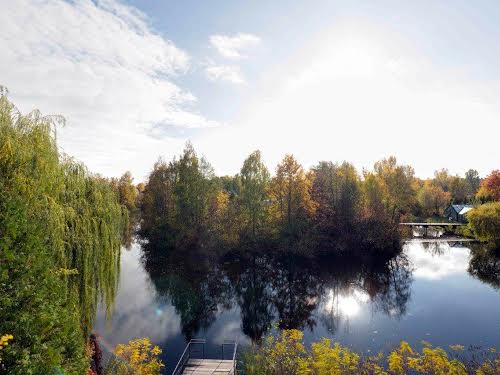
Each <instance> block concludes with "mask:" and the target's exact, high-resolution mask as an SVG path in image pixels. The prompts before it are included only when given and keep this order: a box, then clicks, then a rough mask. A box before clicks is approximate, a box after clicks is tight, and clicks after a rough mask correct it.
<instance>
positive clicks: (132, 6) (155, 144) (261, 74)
mask: <svg viewBox="0 0 500 375" xmlns="http://www.w3.org/2000/svg"><path fill="white" fill-rule="evenodd" d="M0 4H1V9H2V11H1V12H0V85H2V86H4V87H7V88H8V90H9V98H10V99H11V100H12V101H13V102H14V103H15V104H16V106H17V107H18V108H19V109H20V110H21V111H22V112H23V113H28V112H29V111H31V110H33V109H39V110H41V111H42V113H44V114H60V115H63V116H64V117H65V118H66V122H67V123H66V126H65V127H63V128H61V129H58V133H57V134H58V142H59V144H60V147H61V149H62V150H63V151H64V152H65V153H67V154H69V155H71V156H74V157H75V158H76V159H78V160H80V161H82V162H84V163H85V164H86V165H87V166H88V167H89V169H90V170H91V171H94V172H97V173H101V174H103V175H105V176H119V175H121V174H123V173H124V172H125V171H127V170H130V171H131V172H132V174H133V175H134V176H135V179H136V181H143V180H145V179H146V178H147V175H148V173H149V172H150V171H151V169H152V166H153V164H154V162H155V161H156V160H157V159H158V158H159V157H160V156H161V157H163V158H165V159H167V160H168V159H170V158H172V157H173V156H175V155H178V154H179V153H181V152H182V149H183V148H184V145H185V143H186V141H188V140H189V141H191V142H192V144H193V145H194V147H195V149H196V150H197V151H198V153H199V154H200V155H204V156H205V157H206V158H207V159H208V161H209V162H210V163H211V164H212V166H213V167H214V169H215V171H216V173H218V174H221V175H222V174H235V173H238V171H239V169H240V168H241V165H242V163H243V160H244V159H245V158H246V157H247V156H248V155H249V154H250V153H251V152H252V151H254V150H256V149H259V150H261V152H262V154H263V157H264V160H265V161H266V163H267V165H268V167H269V168H270V169H271V170H274V168H275V166H276V164H277V163H278V162H279V161H280V160H281V159H282V158H283V156H284V155H285V154H287V153H292V154H293V155H294V156H295V157H296V158H297V159H298V160H299V161H300V162H301V163H302V164H303V165H304V167H306V168H309V167H311V166H313V165H315V164H316V163H317V162H319V161H320V160H331V161H335V162H342V161H344V160H347V161H350V162H352V163H353V164H354V165H355V166H356V167H357V168H358V169H359V170H360V171H361V170H362V169H363V168H366V169H370V168H372V166H373V163H374V162H375V161H377V160H380V159H382V158H384V157H388V156H390V155H394V156H396V157H397V159H398V161H399V162H401V163H405V164H410V165H412V166H413V167H414V168H415V172H416V175H418V176H420V177H430V176H432V175H433V172H434V171H435V170H436V169H440V168H447V169H449V171H450V172H451V173H457V174H463V173H464V172H465V171H466V170H468V169H469V168H474V169H477V170H478V171H479V173H480V174H481V175H482V176H484V175H486V174H488V173H489V172H490V171H491V170H493V169H498V168H500V165H499V164H500V163H499V161H500V147H499V144H500V43H498V41H499V40H500V23H499V22H498V20H499V19H500V2H498V1H496V0H491V1H486V0H476V1H473V2H471V1H461V0H453V1H445V0H442V1H435V0H432V1H426V0H421V1H396V0H394V1H389V0H381V1H377V2H373V1H362V0H344V1H341V0H330V1H324V0H317V1H314V2H311V1H306V0H302V1H298V0H274V1H264V0H259V1H239V0H234V1H228V0H211V1H201V0H198V1H195V0H182V1H173V0H96V1H91V0H73V1H63V0H15V1H11V0H0Z"/></svg>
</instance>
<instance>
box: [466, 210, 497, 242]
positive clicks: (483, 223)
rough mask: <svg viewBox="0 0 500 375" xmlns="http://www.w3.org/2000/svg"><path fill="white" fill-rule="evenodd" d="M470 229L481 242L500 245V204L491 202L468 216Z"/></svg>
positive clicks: (472, 211)
mask: <svg viewBox="0 0 500 375" xmlns="http://www.w3.org/2000/svg"><path fill="white" fill-rule="evenodd" d="M467 219H468V221H469V227H470V228H471V230H472V231H473V232H474V233H475V236H476V238H477V239H478V240H480V241H487V242H491V243H493V244H496V245H499V244H500V202H490V203H486V204H482V205H481V206H479V207H477V208H475V209H473V210H471V211H470V212H469V213H468V214H467Z"/></svg>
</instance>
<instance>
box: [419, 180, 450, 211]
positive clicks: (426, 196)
mask: <svg viewBox="0 0 500 375" xmlns="http://www.w3.org/2000/svg"><path fill="white" fill-rule="evenodd" d="M417 199H418V202H419V203H420V206H421V207H422V210H423V213H424V215H426V216H439V215H441V214H442V213H443V210H444V209H445V208H446V206H447V205H448V204H449V202H450V199H451V193H449V192H445V191H444V190H443V189H442V188H441V187H440V186H436V185H434V184H433V183H432V182H431V181H425V183H424V186H423V187H422V188H421V189H420V190H419V192H418V195H417Z"/></svg>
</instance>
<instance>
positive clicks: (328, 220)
mask: <svg viewBox="0 0 500 375" xmlns="http://www.w3.org/2000/svg"><path fill="white" fill-rule="evenodd" d="M313 176H314V180H313V185H312V196H313V199H314V201H315V202H316V203H317V204H318V208H317V210H316V218H317V220H318V224H319V225H320V227H322V228H323V229H327V228H329V230H335V229H340V230H344V229H347V228H349V227H352V225H353V224H354V222H355V221H356V220H357V218H358V216H359V210H360V207H361V189H360V181H359V176H358V173H357V172H356V169H355V168H354V166H353V165H352V164H350V163H347V162H344V163H342V164H340V165H339V164H334V163H332V162H320V163H319V164H318V165H317V166H316V167H315V168H313ZM332 226H333V228H332ZM327 230H328V229H327Z"/></svg>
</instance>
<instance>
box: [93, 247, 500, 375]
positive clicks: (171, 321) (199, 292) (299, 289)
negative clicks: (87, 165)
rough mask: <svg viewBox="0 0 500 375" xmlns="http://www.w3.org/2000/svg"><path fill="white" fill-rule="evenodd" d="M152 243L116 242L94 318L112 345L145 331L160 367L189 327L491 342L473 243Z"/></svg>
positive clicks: (241, 333)
mask: <svg viewBox="0 0 500 375" xmlns="http://www.w3.org/2000/svg"><path fill="white" fill-rule="evenodd" d="M161 246H162V245H159V244H152V243H150V244H144V245H143V246H142V247H140V246H139V245H137V244H134V245H133V246H132V250H131V251H124V252H123V253H122V267H121V269H122V273H121V281H120V288H119V292H118V298H117V301H116V309H115V311H116V312H115V314H114V316H113V318H112V319H111V321H110V322H108V323H105V319H104V313H102V312H101V313H99V314H100V315H99V316H98V324H97V327H96V329H97V330H98V332H99V333H100V334H101V335H102V336H103V337H104V338H105V339H106V340H107V342H109V346H110V347H111V346H113V345H115V344H117V343H119V342H124V341H127V340H128V339H130V338H135V337H144V336H148V337H150V338H151V339H152V341H153V342H155V343H158V344H160V345H161V346H162V347H163V348H164V349H165V353H166V354H165V356H166V357H165V358H164V360H165V361H166V362H167V370H166V371H167V372H166V373H168V371H170V370H171V366H175V362H176V360H177V358H178V356H180V354H181V352H182V350H183V347H184V343H185V342H186V341H187V340H189V339H190V338H194V337H204V338H207V339H208V340H209V343H210V342H211V343H213V344H220V343H221V342H222V341H223V340H225V339H235V338H238V339H239V341H240V344H244V343H245V341H246V340H248V342H259V341H260V340H261V339H262V338H263V337H264V335H265V334H266V333H267V332H269V331H270V330H271V329H272V327H273V326H274V325H277V326H279V327H281V328H299V329H302V330H305V333H306V336H305V338H306V342H310V341H311V340H317V339H319V338H320V337H322V336H327V337H332V338H334V339H335V340H340V341H342V342H343V343H344V344H346V345H352V346H353V347H355V348H357V349H358V350H361V351H365V350H372V351H377V350H381V349H387V348H390V347H392V346H393V345H394V344H396V343H397V342H399V340H401V339H406V340H409V341H410V342H414V343H415V342H418V341H419V340H421V339H428V340H431V341H432V342H433V343H435V344H438V345H448V344H450V343H462V344H488V345H491V346H495V345H497V346H498V345H500V321H499V320H498V316H500V299H499V298H498V296H499V295H498V289H499V287H500V257H498V256H497V255H494V254H492V253H491V251H488V250H487V249H484V248H483V247H481V246H476V245H473V244H466V246H464V245H460V244H448V243H446V242H435V243H422V242H419V241H411V242H408V243H406V244H405V245H404V247H403V252H402V253H401V254H400V255H398V256H396V257H394V258H391V259H377V258H375V259H363V260H360V259H356V258H354V259H353V258H348V257H346V256H344V257H326V256H322V257H312V256H310V257H309V256H299V255H297V254H296V253H293V252H292V253H286V252H285V253H283V252H281V253H275V252H272V251H267V250H263V249H262V248H261V249H257V250H255V249H254V250H255V251H253V250H250V249H248V248H247V249H240V250H237V251H233V252H231V253H229V254H216V253H215V252H214V251H211V250H210V251H209V250H207V249H204V248H195V247H191V248H186V249H182V250H181V249H167V248H163V247H161ZM153 254H154V256H153ZM159 254H161V256H158V255H159ZM429 335H430V336H429ZM440 340H441V341H440ZM214 348H215V346H214ZM215 350H219V349H213V352H214V353H218V352H215ZM209 352H210V349H209Z"/></svg>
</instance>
